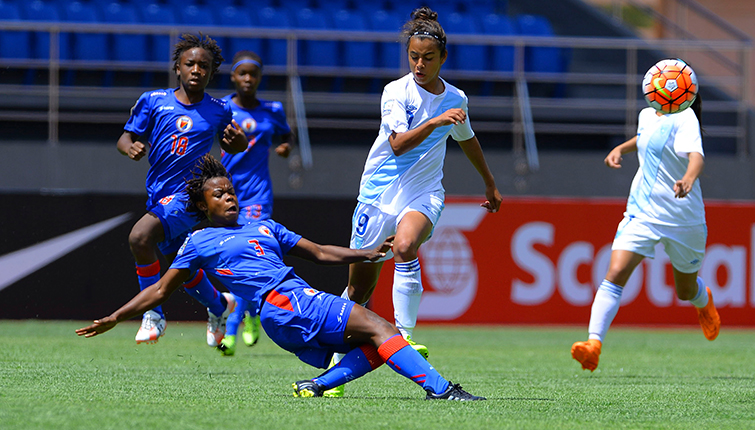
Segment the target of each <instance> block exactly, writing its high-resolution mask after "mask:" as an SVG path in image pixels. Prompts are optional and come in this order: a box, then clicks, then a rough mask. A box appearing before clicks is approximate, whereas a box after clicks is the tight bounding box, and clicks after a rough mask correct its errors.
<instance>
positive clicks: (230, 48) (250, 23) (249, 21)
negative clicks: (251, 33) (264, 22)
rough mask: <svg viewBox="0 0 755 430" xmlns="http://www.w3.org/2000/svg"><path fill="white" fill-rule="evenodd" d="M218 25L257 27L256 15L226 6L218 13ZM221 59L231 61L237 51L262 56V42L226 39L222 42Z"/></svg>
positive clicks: (259, 40) (255, 39) (236, 38)
mask: <svg viewBox="0 0 755 430" xmlns="http://www.w3.org/2000/svg"><path fill="white" fill-rule="evenodd" d="M217 22H218V24H220V25H223V26H227V27H258V24H257V19H256V15H252V14H249V13H247V12H246V10H242V9H238V8H236V7H233V6H226V7H224V8H222V9H221V10H220V11H219V13H218V21H217ZM222 46H223V57H225V59H226V60H227V61H231V60H232V59H233V55H234V54H236V53H237V52H239V51H242V50H247V51H253V52H255V53H257V55H259V56H260V57H261V56H262V40H261V39H257V38H254V39H252V38H243V37H227V38H225V41H223V45H222Z"/></svg>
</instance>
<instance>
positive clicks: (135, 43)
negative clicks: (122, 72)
mask: <svg viewBox="0 0 755 430" xmlns="http://www.w3.org/2000/svg"><path fill="white" fill-rule="evenodd" d="M102 21H103V22H107V23H113V24H137V23H139V22H140V19H139V16H138V15H137V13H136V8H135V7H134V6H133V5H132V4H130V3H125V2H118V1H112V0H111V3H110V4H107V5H105V6H104V8H103V9H102ZM112 40H113V44H112V48H113V49H112V59H113V60H115V61H149V51H148V49H147V35H145V34H113V35H112Z"/></svg>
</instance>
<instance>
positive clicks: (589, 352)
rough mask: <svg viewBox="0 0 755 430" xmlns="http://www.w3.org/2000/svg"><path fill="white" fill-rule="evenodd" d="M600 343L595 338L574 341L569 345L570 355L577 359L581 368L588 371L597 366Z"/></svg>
mask: <svg viewBox="0 0 755 430" xmlns="http://www.w3.org/2000/svg"><path fill="white" fill-rule="evenodd" d="M601 346H602V343H601V342H600V341H599V340H597V339H589V340H588V341H587V342H574V345H572V346H571V356H572V357H573V358H574V359H575V360H577V361H579V364H581V365H582V369H588V370H589V371H590V372H592V371H593V370H595V369H597V368H598V360H600V347H601Z"/></svg>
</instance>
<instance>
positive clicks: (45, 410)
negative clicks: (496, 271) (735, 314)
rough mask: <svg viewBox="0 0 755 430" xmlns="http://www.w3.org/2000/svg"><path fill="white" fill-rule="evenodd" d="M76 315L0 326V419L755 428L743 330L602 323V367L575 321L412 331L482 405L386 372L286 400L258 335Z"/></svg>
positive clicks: (150, 424) (288, 377)
mask: <svg viewBox="0 0 755 430" xmlns="http://www.w3.org/2000/svg"><path fill="white" fill-rule="evenodd" d="M85 324H87V323H85V322H79V321H0V428H2V429H4V430H10V429H52V430H64V429H98V430H99V429H137V428H139V429H148V430H152V429H154V430H170V429H181V430H189V429H265V430H275V429H307V430H313V429H334V430H335V429H423V430H434V429H475V430H477V429H498V428H510V429H614V428H629V429H659V428H669V429H693V428H702V429H744V428H755V330H745V329H739V330H737V329H727V328H726V327H725V326H724V328H723V329H722V331H721V335H720V336H719V338H718V339H717V340H716V341H714V342H709V341H707V340H705V338H704V337H703V335H702V333H701V332H700V330H699V329H639V328H622V327H614V328H613V329H612V330H611V332H610V333H609V335H608V338H607V339H606V343H605V345H604V348H603V355H602V356H601V361H600V366H599V367H598V370H596V371H595V372H594V373H590V372H589V371H582V370H581V369H580V367H579V364H578V363H577V362H576V361H574V360H572V358H571V356H570V354H569V348H570V346H571V344H572V343H573V342H574V341H576V340H584V338H585V336H586V328H585V327H463V326H432V325H423V326H420V328H418V329H417V330H416V331H415V336H414V337H415V338H416V339H417V340H418V341H421V342H422V343H425V344H427V345H428V347H429V348H430V361H431V362H432V363H433V365H434V366H435V368H437V369H438V370H439V371H440V372H441V374H443V375H444V376H445V377H446V378H447V379H450V380H451V381H453V382H458V383H461V384H462V385H463V386H464V388H465V389H467V390H468V391H470V392H472V393H474V394H478V395H483V396H486V397H487V398H488V400H487V401H485V402H469V403H459V402H440V401H437V402H428V401H425V400H424V392H423V391H422V390H421V389H420V388H419V387H418V386H416V385H415V384H414V383H412V382H410V381H408V380H405V379H404V378H402V377H400V376H398V375H397V374H395V373H393V372H392V371H391V370H390V369H389V368H387V367H386V366H383V367H381V368H380V369H377V370H376V371H375V372H373V373H372V374H368V375H366V376H365V377H363V378H361V379H359V380H356V381H353V382H351V383H349V384H348V385H347V386H346V396H345V397H344V398H341V399H325V398H315V399H299V398H294V397H292V390H291V383H292V382H294V381H296V380H299V379H305V378H311V377H314V376H316V375H317V374H319V370H318V369H314V368H311V367H309V366H307V365H305V364H303V363H301V362H299V361H298V360H297V359H296V357H295V356H294V355H293V354H290V353H288V352H286V351H284V350H282V349H280V348H278V347H277V346H276V345H274V344H273V343H272V342H271V341H270V340H269V339H267V338H266V337H264V335H263V337H262V339H261V340H260V342H259V344H258V345H256V346H255V347H253V348H246V347H245V346H243V345H240V346H239V348H238V350H237V352H236V356H234V357H222V356H220V354H219V353H217V352H216V351H214V350H213V349H211V348H209V347H207V346H206V344H205V343H204V342H205V340H204V337H205V336H204V326H203V325H202V324H199V323H185V322H169V323H168V330H167V332H166V335H165V337H163V338H162V339H161V340H160V342H159V343H158V344H156V345H138V346H137V345H136V344H135V343H134V340H133V336H134V334H135V333H136V330H137V323H136V322H128V323H123V324H121V325H119V326H118V327H116V328H115V329H113V330H112V331H110V332H109V333H106V334H104V335H101V336H98V337H96V338H94V339H83V338H79V337H77V336H76V335H75V334H74V332H73V331H74V329H75V328H78V327H81V326H83V325H85Z"/></svg>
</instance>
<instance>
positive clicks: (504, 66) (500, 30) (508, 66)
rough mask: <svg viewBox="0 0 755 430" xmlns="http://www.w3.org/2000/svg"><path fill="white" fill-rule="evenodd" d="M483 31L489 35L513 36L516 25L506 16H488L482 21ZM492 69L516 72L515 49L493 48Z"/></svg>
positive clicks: (499, 46) (511, 47) (506, 47)
mask: <svg viewBox="0 0 755 430" xmlns="http://www.w3.org/2000/svg"><path fill="white" fill-rule="evenodd" d="M482 31H483V33H485V34H489V35H499V36H513V35H515V34H516V32H515V31H514V25H513V24H512V22H511V20H510V19H509V17H507V16H506V15H498V14H492V13H491V14H488V15H485V17H484V18H483V19H482ZM491 48H492V53H493V55H492V64H491V66H492V69H493V70H495V71H498V72H512V71H514V47H513V46H502V45H498V46H492V47H491Z"/></svg>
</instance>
